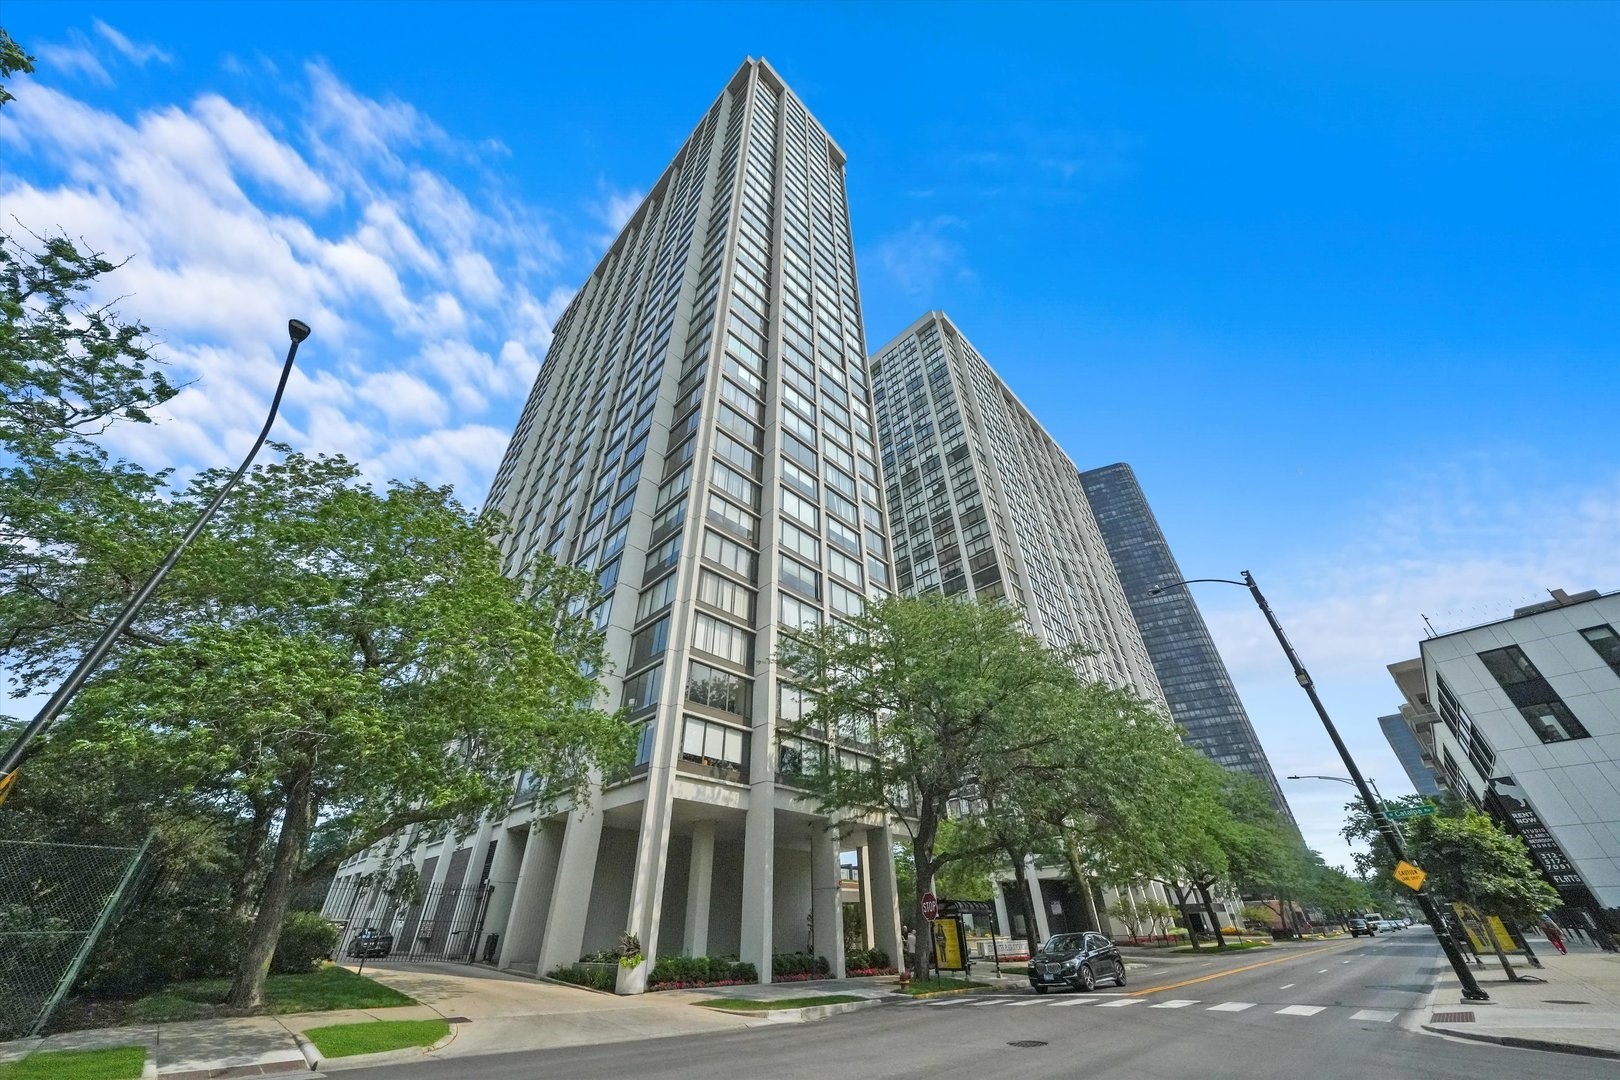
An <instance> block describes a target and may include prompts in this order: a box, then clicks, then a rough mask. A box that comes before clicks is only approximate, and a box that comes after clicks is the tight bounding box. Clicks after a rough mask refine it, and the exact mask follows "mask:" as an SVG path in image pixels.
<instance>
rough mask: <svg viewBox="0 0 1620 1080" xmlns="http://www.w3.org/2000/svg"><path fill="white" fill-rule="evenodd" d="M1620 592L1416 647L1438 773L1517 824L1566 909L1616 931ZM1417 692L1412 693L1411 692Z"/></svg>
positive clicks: (1530, 611) (1532, 610) (1560, 596)
mask: <svg viewBox="0 0 1620 1080" xmlns="http://www.w3.org/2000/svg"><path fill="white" fill-rule="evenodd" d="M1617 635H1620V592H1611V593H1608V594H1606V595H1604V594H1599V593H1597V592H1585V593H1580V594H1578V595H1575V596H1570V595H1568V594H1566V593H1564V592H1563V591H1562V590H1555V591H1554V592H1553V594H1552V599H1551V600H1549V601H1546V602H1544V603H1541V604H1536V605H1533V606H1531V607H1525V608H1520V609H1519V610H1518V611H1516V612H1514V615H1513V617H1512V618H1510V619H1503V620H1501V621H1499V622H1493V623H1487V624H1486V625H1484V626H1476V627H1473V628H1471V629H1467V630H1461V631H1457V632H1455V633H1449V634H1443V635H1440V636H1438V637H1433V638H1429V639H1428V640H1426V641H1424V642H1423V643H1422V646H1421V653H1422V655H1421V660H1422V665H1423V676H1424V680H1425V686H1424V690H1425V694H1426V698H1427V700H1426V701H1421V702H1419V703H1418V704H1420V705H1428V704H1429V703H1432V705H1433V709H1434V711H1435V713H1436V714H1437V715H1438V717H1439V723H1437V724H1435V725H1434V726H1433V729H1432V730H1433V735H1434V751H1433V753H1434V756H1435V758H1436V761H1437V764H1438V768H1437V770H1436V771H1437V773H1438V775H1439V777H1440V779H1441V781H1442V782H1443V783H1444V784H1445V785H1446V786H1447V787H1448V788H1450V789H1451V790H1452V791H1453V792H1455V793H1457V794H1458V795H1461V796H1464V797H1466V798H1468V799H1470V800H1472V801H1474V802H1475V803H1477V804H1480V805H1484V806H1486V807H1487V808H1489V809H1491V810H1492V811H1493V812H1494V813H1496V814H1497V816H1498V817H1499V818H1500V819H1502V820H1503V821H1504V822H1505V823H1507V824H1508V825H1509V827H1511V828H1513V829H1515V830H1517V831H1518V833H1519V834H1520V835H1521V836H1522V837H1523V838H1524V840H1525V842H1526V843H1527V844H1528V846H1529V847H1530V850H1531V854H1532V856H1533V857H1534V858H1535V859H1536V861H1537V862H1538V863H1539V864H1540V865H1541V867H1542V869H1543V871H1544V872H1545V873H1546V875H1547V877H1548V879H1549V880H1550V881H1551V882H1552V883H1553V885H1555V886H1556V887H1557V888H1558V891H1559V893H1560V895H1561V896H1562V898H1563V901H1564V910H1565V912H1566V913H1568V914H1572V915H1574V916H1576V917H1578V918H1580V919H1581V921H1582V922H1583V923H1586V924H1587V925H1588V926H1590V925H1591V924H1592V923H1594V922H1595V923H1598V924H1599V925H1603V924H1604V922H1605V920H1606V923H1607V927H1608V929H1609V930H1610V931H1611V932H1613V933H1620V636H1617ZM1409 696H1410V695H1409Z"/></svg>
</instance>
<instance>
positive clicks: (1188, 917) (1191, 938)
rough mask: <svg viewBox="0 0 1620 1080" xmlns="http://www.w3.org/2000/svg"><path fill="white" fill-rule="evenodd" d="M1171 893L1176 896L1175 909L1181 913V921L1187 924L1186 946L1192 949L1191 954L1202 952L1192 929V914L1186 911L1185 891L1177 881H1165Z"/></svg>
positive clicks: (1196, 935)
mask: <svg viewBox="0 0 1620 1080" xmlns="http://www.w3.org/2000/svg"><path fill="white" fill-rule="evenodd" d="M1165 884H1166V885H1169V886H1170V889H1171V891H1172V892H1174V893H1175V895H1176V909H1177V910H1178V911H1180V912H1181V921H1182V922H1184V923H1186V924H1187V944H1189V945H1191V946H1192V947H1193V952H1203V951H1204V947H1203V946H1202V945H1200V944H1198V931H1196V930H1194V929H1193V919H1192V912H1190V911H1188V910H1187V890H1186V889H1185V888H1183V887H1182V885H1181V883H1180V882H1179V881H1167V882H1165Z"/></svg>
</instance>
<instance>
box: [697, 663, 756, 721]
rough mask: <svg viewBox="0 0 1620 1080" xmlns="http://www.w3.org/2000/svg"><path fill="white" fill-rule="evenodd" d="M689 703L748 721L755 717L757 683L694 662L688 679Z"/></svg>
mask: <svg viewBox="0 0 1620 1080" xmlns="http://www.w3.org/2000/svg"><path fill="white" fill-rule="evenodd" d="M686 700H688V701H695V702H697V703H698V704H699V705H707V706H708V707H709V708H711V709H719V710H721V711H722V712H729V713H736V714H737V715H738V716H741V717H743V718H744V719H749V718H752V717H753V715H754V680H752V679H745V678H743V677H742V676H741V675H733V674H731V673H730V672H729V671H721V670H720V669H719V668H714V667H710V666H709V665H708V664H701V663H699V662H698V661H696V660H694V661H692V666H691V670H690V673H689V674H688V675H687V677H686Z"/></svg>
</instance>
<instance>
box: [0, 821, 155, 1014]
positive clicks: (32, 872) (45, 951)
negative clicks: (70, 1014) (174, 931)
mask: <svg viewBox="0 0 1620 1080" xmlns="http://www.w3.org/2000/svg"><path fill="white" fill-rule="evenodd" d="M146 856H147V845H146V844H142V845H141V846H139V847H102V846H100V845H92V844H52V843H37V842H33V841H27V840H0V1039H14V1038H18V1037H21V1036H24V1035H31V1034H35V1033H37V1032H38V1031H40V1030H41V1029H42V1028H43V1027H44V1026H45V1024H46V1022H47V1021H49V1020H50V1017H51V1014H52V1013H53V1012H54V1011H55V1010H56V1008H57V1006H59V1005H60V1004H61V1003H62V1000H63V998H65V997H66V996H67V992H68V990H69V989H71V988H72V984H73V981H74V980H75V979H76V978H77V977H78V975H79V972H80V971H81V970H82V969H83V967H84V963H85V961H86V960H87V959H88V958H89V956H90V951H91V950H92V949H93V948H94V947H95V944H96V941H97V939H99V938H100V936H101V935H102V933H103V932H104V931H105V930H106V929H107V928H108V927H109V926H111V925H112V924H113V923H114V922H115V921H116V919H117V917H118V915H119V913H120V911H121V910H122V908H123V905H124V904H125V903H127V902H128V901H129V900H130V899H131V898H133V897H134V896H135V895H136V894H137V893H138V892H139V886H140V883H141V881H142V878H143V876H144V874H145V873H146V870H147V868H148V866H149V861H148V859H147V857H146Z"/></svg>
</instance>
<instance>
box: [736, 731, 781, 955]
mask: <svg viewBox="0 0 1620 1080" xmlns="http://www.w3.org/2000/svg"><path fill="white" fill-rule="evenodd" d="M761 730H762V729H760V728H758V727H756V728H755V729H754V742H755V743H758V742H760V741H761V739H760V736H759V732H760V731H761ZM759 763H760V755H759V754H758V753H757V752H756V753H755V754H754V764H755V767H756V768H757V767H758V765H759ZM752 787H753V790H752V792H751V793H750V794H749V797H748V814H747V817H746V818H745V819H744V825H743V829H744V832H743V880H742V919H741V926H740V927H739V943H740V945H739V948H738V951H737V955H738V957H739V958H740V959H742V960H743V961H745V962H747V963H750V964H753V965H754V967H755V969H756V970H757V971H758V972H759V981H760V982H761V983H768V982H770V981H771V954H772V953H773V952H774V951H775V949H774V947H773V946H774V940H773V939H774V934H775V930H774V927H773V925H772V923H773V916H774V910H773V909H774V907H775V903H776V888H775V878H776V807H775V805H774V803H775V801H776V800H775V798H774V788H775V787H776V785H775V784H774V783H769V782H767V783H755V784H753V785H752Z"/></svg>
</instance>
